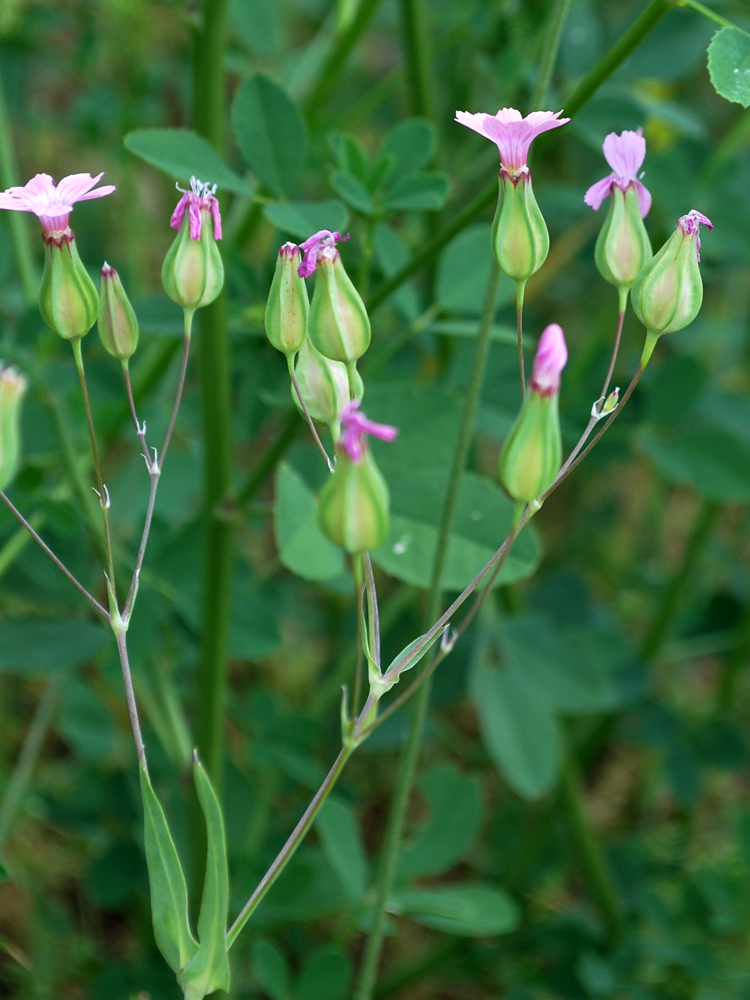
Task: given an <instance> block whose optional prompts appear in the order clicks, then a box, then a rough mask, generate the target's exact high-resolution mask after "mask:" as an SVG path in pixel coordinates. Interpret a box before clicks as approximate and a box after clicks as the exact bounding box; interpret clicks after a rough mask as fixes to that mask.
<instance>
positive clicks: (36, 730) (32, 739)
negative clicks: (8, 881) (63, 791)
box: [0, 670, 68, 848]
mask: <svg viewBox="0 0 750 1000" xmlns="http://www.w3.org/2000/svg"><path fill="white" fill-rule="evenodd" d="M67 680H68V673H67V671H66V670H59V671H58V672H57V673H56V674H55V675H54V676H53V678H52V680H51V681H50V682H49V683H48V684H47V687H46V688H45V690H44V694H43V695H42V698H41V701H40V702H39V704H38V705H37V709H36V712H35V713H34V718H33V720H32V722H31V726H30V727H29V731H28V733H27V734H26V739H25V740H24V744H23V749H22V750H21V753H20V756H19V758H18V763H17V764H16V766H15V769H14V771H13V774H12V776H11V779H10V781H9V782H8V787H7V789H6V791H5V795H4V797H3V802H2V806H0V848H2V846H3V844H4V843H5V840H6V838H7V836H8V834H9V833H10V830H11V827H12V826H13V821H14V820H15V818H16V814H17V812H18V807H19V806H20V805H21V802H22V801H23V796H24V793H25V791H26V788H27V787H28V784H29V782H30V780H31V775H32V772H33V770H34V766H35V764H36V762H37V760H38V759H39V753H40V752H41V749H42V744H43V743H44V738H45V736H46V735H47V730H48V729H49V725H50V723H51V721H52V717H53V715H54V714H55V710H56V709H57V703H58V700H59V697H60V692H61V690H62V688H63V686H64V685H65V683H66V681H67Z"/></svg>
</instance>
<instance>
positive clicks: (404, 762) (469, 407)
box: [355, 266, 500, 1000]
mask: <svg viewBox="0 0 750 1000" xmlns="http://www.w3.org/2000/svg"><path fill="white" fill-rule="evenodd" d="M499 285H500V271H499V269H498V268H497V267H494V266H493V267H492V270H491V272H490V278H489V281H488V282H487V289H486V292H485V298H484V306H483V309H482V316H481V319H480V323H479V329H478V331H477V342H476V348H475V351H474V361H473V364H472V370H471V376H470V380H469V385H468V388H467V392H466V401H465V403H464V411H463V415H462V419H461V427H460V430H459V435H458V440H457V442H456V447H455V451H454V453H453V463H452V466H451V472H450V478H449V480H448V486H447V491H446V496H445V503H444V505H443V512H442V518H441V522H440V528H439V530H438V537H437V542H436V546H435V557H434V560H433V564H432V574H431V579H430V592H429V598H428V602H427V613H426V618H427V622H428V624H429V623H432V621H433V619H435V618H436V617H437V615H438V611H439V609H440V602H441V595H442V579H443V572H444V569H445V561H446V558H447V555H448V542H449V540H450V534H451V531H452V529H453V524H454V521H455V518H456V510H457V505H458V495H459V490H460V487H461V478H462V475H463V471H464V468H465V466H466V459H467V457H468V454H469V447H470V445H471V441H472V437H473V434H474V420H475V417H476V411H477V406H478V404H479V397H480V395H481V391H482V385H483V383H484V373H485V369H486V367H487V356H488V353H489V349H490V343H491V332H492V320H493V318H494V315H495V302H496V300H497V292H498V288H499ZM430 690H431V683H430V681H429V680H426V681H425V682H424V683H423V684H422V685H421V687H420V688H419V691H418V693H417V696H416V698H415V701H414V708H413V710H412V717H411V725H410V729H409V737H408V742H407V744H406V747H405V748H404V751H403V754H402V756H401V761H400V763H399V772H398V778H397V784H396V792H395V796H394V800H393V805H392V807H391V813H390V816H389V819H388V828H387V830H386V835H385V842H384V844H383V853H382V860H381V866H380V873H379V876H378V890H377V897H376V900H375V905H374V915H373V920H372V925H371V929H370V933H369V936H368V938H367V944H366V945H365V951H364V956H363V959H362V968H361V972H360V979H359V983H358V985H357V990H356V992H355V1000H371V998H372V996H373V993H374V990H375V983H376V980H377V972H378V966H379V963H380V953H381V950H382V947H383V938H384V934H385V920H386V907H387V905H388V899H389V897H390V894H391V891H392V889H393V882H394V878H395V874H396V868H397V865H398V858H399V854H400V852H401V842H402V839H403V832H404V825H405V821H406V808H407V805H408V802H409V796H410V794H411V789H412V785H413V783H414V774H415V771H416V766H417V762H418V760H419V752H420V749H421V745H422V733H423V730H424V721H425V718H426V716H427V709H428V706H429V702H430Z"/></svg>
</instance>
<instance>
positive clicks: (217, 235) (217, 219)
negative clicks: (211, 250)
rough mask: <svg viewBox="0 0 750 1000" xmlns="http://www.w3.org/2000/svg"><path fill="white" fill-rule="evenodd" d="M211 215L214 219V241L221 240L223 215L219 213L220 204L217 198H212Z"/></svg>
mask: <svg viewBox="0 0 750 1000" xmlns="http://www.w3.org/2000/svg"><path fill="white" fill-rule="evenodd" d="M211 215H212V216H213V219H214V239H215V240H220V239H221V214H220V212H219V202H218V200H217V199H216V198H211Z"/></svg>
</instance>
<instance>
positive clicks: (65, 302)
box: [39, 228, 99, 340]
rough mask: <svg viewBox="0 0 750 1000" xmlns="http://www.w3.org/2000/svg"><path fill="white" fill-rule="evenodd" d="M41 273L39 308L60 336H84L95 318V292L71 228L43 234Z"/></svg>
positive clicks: (46, 321)
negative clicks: (43, 249) (43, 247)
mask: <svg viewBox="0 0 750 1000" xmlns="http://www.w3.org/2000/svg"><path fill="white" fill-rule="evenodd" d="M43 239H44V245H45V252H44V273H43V274H42V283H41V285H40V287H39V312H40V313H41V314H42V319H43V320H44V322H45V323H46V324H47V326H48V327H50V329H52V330H54V331H55V333H56V334H57V335H58V336H59V337H62V338H63V339H64V340H78V339H80V338H81V337H85V336H86V334H87V333H88V332H89V330H90V329H91V327H92V326H93V325H94V323H95V322H96V313H97V306H98V304H99V302H98V296H97V294H96V288H95V287H94V282H93V281H92V280H91V278H90V277H89V275H88V271H87V270H86V268H85V267H84V266H83V263H82V262H81V258H80V257H79V255H78V248H77V247H76V241H75V236H74V235H73V230H72V229H70V228H68V229H65V230H64V231H63V232H60V233H53V234H50V235H49V236H44V237H43Z"/></svg>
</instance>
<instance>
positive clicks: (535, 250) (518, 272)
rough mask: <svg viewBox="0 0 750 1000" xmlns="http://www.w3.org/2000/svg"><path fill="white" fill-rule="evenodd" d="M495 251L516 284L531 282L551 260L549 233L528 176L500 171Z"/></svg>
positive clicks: (493, 240)
mask: <svg viewBox="0 0 750 1000" xmlns="http://www.w3.org/2000/svg"><path fill="white" fill-rule="evenodd" d="M492 247H493V249H494V251H495V257H496V258H497V262H498V264H499V265H500V268H501V270H502V271H504V273H505V274H507V275H508V277H509V278H512V280H513V281H527V280H528V279H529V278H530V277H531V275H532V274H535V273H536V272H537V271H538V270H539V268H540V267H541V266H542V264H543V263H544V262H545V260H546V259H547V254H548V253H549V233H548V231H547V224H546V222H545V221H544V216H543V215H542V213H541V210H540V208H539V205H538V204H537V201H536V198H535V197H534V189H533V187H532V185H531V176H530V174H529V173H528V172H526V173H521V174H519V175H518V176H517V177H511V176H510V175H509V174H507V173H506V172H505V171H504V170H501V171H500V196H499V198H498V203H497V210H496V211H495V218H494V220H493V222H492Z"/></svg>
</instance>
